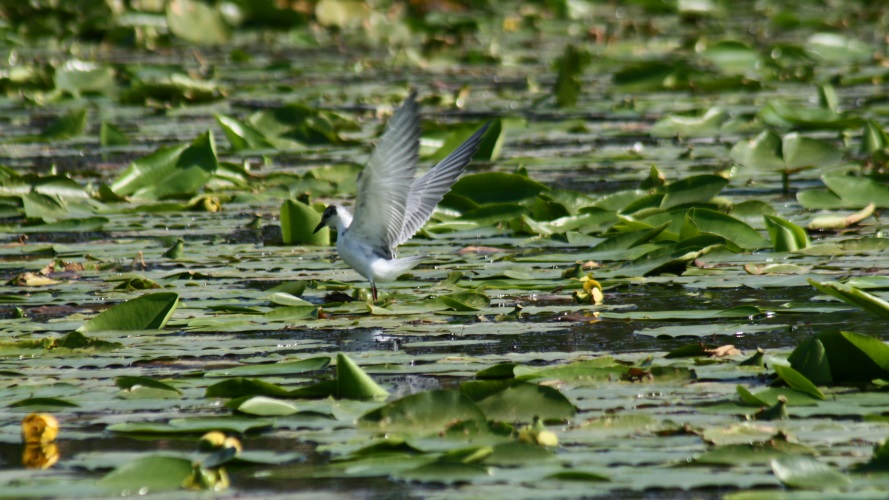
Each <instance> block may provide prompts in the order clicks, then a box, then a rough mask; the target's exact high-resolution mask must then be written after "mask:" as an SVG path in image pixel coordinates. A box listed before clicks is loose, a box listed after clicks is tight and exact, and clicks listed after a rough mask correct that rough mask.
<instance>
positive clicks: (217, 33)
mask: <svg viewBox="0 0 889 500" xmlns="http://www.w3.org/2000/svg"><path fill="white" fill-rule="evenodd" d="M166 14H167V26H169V28H170V32H171V33H173V34H174V35H176V36H177V37H179V38H181V39H183V40H186V41H189V42H192V43H197V44H201V45H218V44H222V43H225V42H227V41H228V39H229V37H230V33H229V27H228V25H227V24H226V23H225V19H224V18H223V16H222V14H221V13H220V12H219V10H217V9H216V8H215V7H213V6H212V5H210V4H206V3H204V2H201V1H198V0H170V1H169V2H167V8H166Z"/></svg>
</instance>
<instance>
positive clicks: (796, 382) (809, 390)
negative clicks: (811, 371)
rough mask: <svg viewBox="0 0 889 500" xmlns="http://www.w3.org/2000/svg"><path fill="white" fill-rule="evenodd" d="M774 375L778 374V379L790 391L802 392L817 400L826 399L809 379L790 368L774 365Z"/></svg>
mask: <svg viewBox="0 0 889 500" xmlns="http://www.w3.org/2000/svg"><path fill="white" fill-rule="evenodd" d="M774 368H775V373H777V374H778V377H780V378H781V380H783V381H784V383H786V384H787V385H789V386H790V387H791V388H792V389H796V390H798V391H800V392H804V393H806V394H808V395H810V396H813V397H816V398H818V399H827V397H825V396H824V393H823V392H821V390H820V389H818V388H817V387H815V384H813V383H812V382H811V381H809V379H807V378H806V377H805V376H803V374H801V373H800V372H798V371H796V370H794V369H793V368H790V367H789V366H782V365H775V367H774Z"/></svg>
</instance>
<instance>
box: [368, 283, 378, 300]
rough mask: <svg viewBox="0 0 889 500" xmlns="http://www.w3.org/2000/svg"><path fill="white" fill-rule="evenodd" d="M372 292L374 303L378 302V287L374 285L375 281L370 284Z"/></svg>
mask: <svg viewBox="0 0 889 500" xmlns="http://www.w3.org/2000/svg"><path fill="white" fill-rule="evenodd" d="M370 292H371V295H373V298H374V302H376V301H377V285H375V284H374V282H373V281H371V282H370Z"/></svg>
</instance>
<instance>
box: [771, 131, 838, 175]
mask: <svg viewBox="0 0 889 500" xmlns="http://www.w3.org/2000/svg"><path fill="white" fill-rule="evenodd" d="M781 151H782V155H783V157H784V167H785V169H787V170H791V171H792V170H799V169H802V168H809V167H831V166H833V165H836V164H837V163H839V162H840V160H842V159H843V152H842V151H841V150H840V149H839V148H837V147H836V146H834V145H833V144H829V143H827V142H824V141H822V140H819V139H812V138H810V137H803V136H800V135H799V134H797V133H792V134H787V135H785V136H784V138H783V139H782V147H781Z"/></svg>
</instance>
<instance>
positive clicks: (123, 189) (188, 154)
mask: <svg viewBox="0 0 889 500" xmlns="http://www.w3.org/2000/svg"><path fill="white" fill-rule="evenodd" d="M217 167H218V161H217V159H216V145H215V143H214V142H213V135H212V134H211V133H210V132H207V133H204V134H201V135H200V136H198V137H197V138H196V139H195V140H194V141H193V142H192V143H191V145H189V146H176V147H171V148H161V149H159V150H158V151H157V152H155V153H153V154H151V155H149V156H146V157H144V158H140V159H138V160H136V161H134V162H133V163H131V164H130V166H129V167H128V168H127V169H126V170H124V172H123V173H122V174H121V175H120V177H118V179H117V180H116V181H114V183H113V184H111V189H112V190H113V191H114V192H115V193H117V194H118V195H121V196H132V197H135V198H144V199H149V200H159V199H163V198H169V197H176V196H180V197H181V196H191V195H194V194H195V193H197V192H198V190H200V189H201V188H202V187H203V186H204V184H206V183H207V181H209V180H210V178H211V177H212V176H213V173H214V172H216V169H217Z"/></svg>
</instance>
